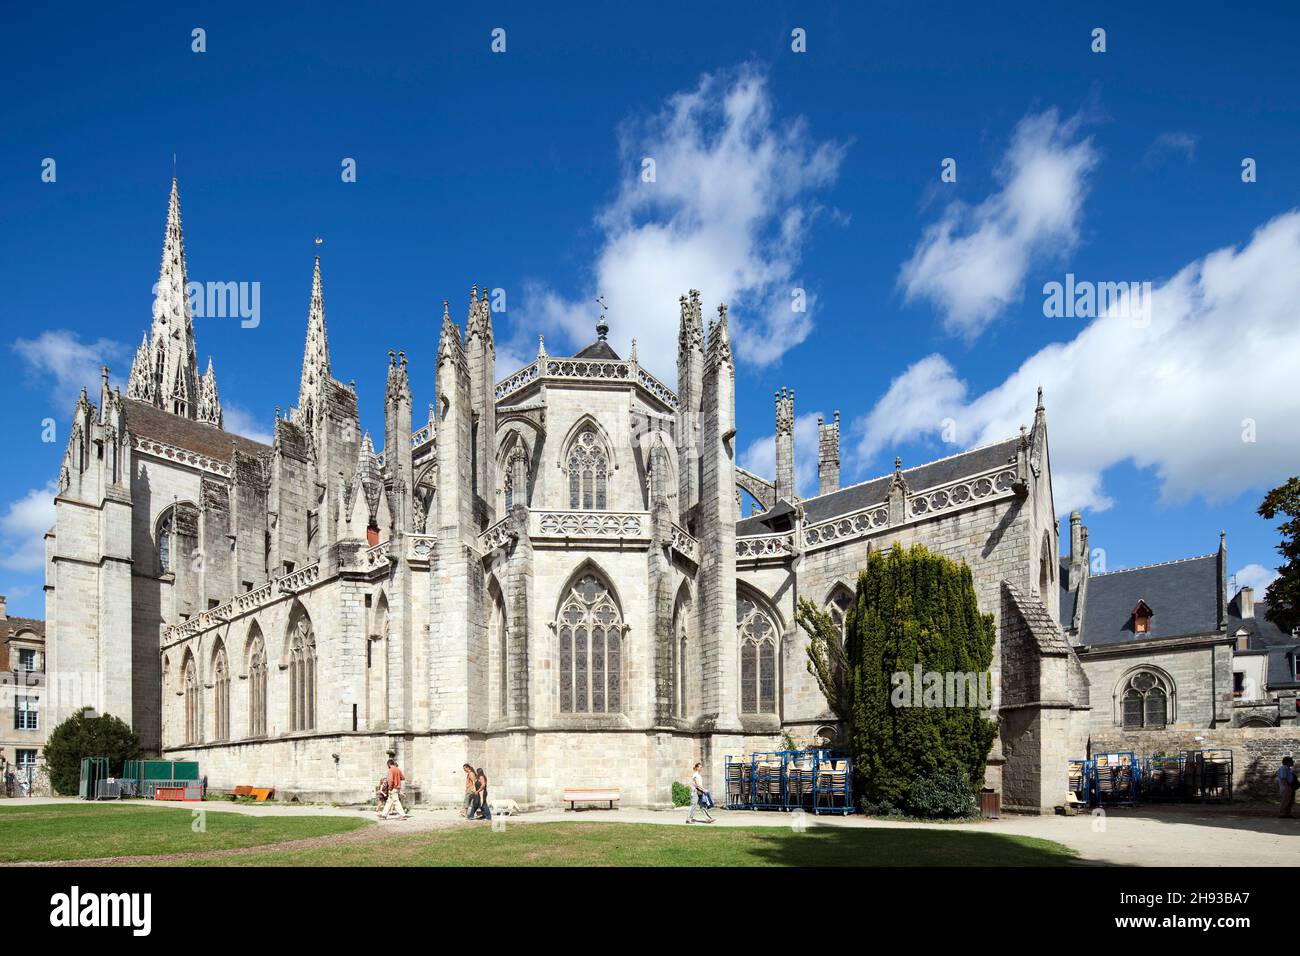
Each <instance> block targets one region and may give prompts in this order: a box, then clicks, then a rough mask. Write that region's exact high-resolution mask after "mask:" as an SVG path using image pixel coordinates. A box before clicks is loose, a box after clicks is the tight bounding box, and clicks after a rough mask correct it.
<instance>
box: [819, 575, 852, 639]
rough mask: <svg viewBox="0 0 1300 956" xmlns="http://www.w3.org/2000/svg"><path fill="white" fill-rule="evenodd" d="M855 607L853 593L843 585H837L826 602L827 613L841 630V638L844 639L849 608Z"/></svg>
mask: <svg viewBox="0 0 1300 956" xmlns="http://www.w3.org/2000/svg"><path fill="white" fill-rule="evenodd" d="M851 607H853V592H852V591H850V590H849V589H848V588H847V587H845V586H844V585H843V584H837V585H836V586H835V590H834V591H832V592H831V596H830V599H829V600H828V601H827V602H826V613H827V614H829V615H830V616H831V620H832V621H834V622H835V626H836V627H837V628H839V631H840V637H841V638H842V637H844V625H845V623H846V622H847V621H848V618H849V608H851Z"/></svg>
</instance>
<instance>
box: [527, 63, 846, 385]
mask: <svg viewBox="0 0 1300 956" xmlns="http://www.w3.org/2000/svg"><path fill="white" fill-rule="evenodd" d="M619 143H620V153H621V168H622V169H623V170H624V171H625V172H624V178H623V180H622V181H621V183H620V184H619V191H618V195H617V196H616V197H615V198H614V199H613V200H612V201H611V203H610V204H609V205H608V206H606V207H605V208H604V209H602V210H600V211H599V212H598V213H597V215H596V219H595V221H596V226H597V228H598V229H599V230H600V231H601V233H602V245H601V248H600V250H599V252H598V254H597V257H596V261H595V263H594V265H593V267H592V275H591V290H592V291H590V293H588V294H584V295H582V296H579V297H577V298H576V299H569V298H567V297H565V296H563V295H561V294H559V293H557V292H555V291H554V290H551V289H549V288H546V287H544V286H536V285H534V286H532V287H530V288H527V289H526V290H525V295H524V302H525V305H524V308H523V309H522V310H521V312H520V322H519V325H518V326H517V328H519V329H520V332H519V336H520V338H519V340H518V341H517V342H512V343H509V344H508V345H507V350H508V351H509V352H510V354H512V355H515V356H529V357H531V356H532V355H533V354H535V342H536V339H535V338H534V336H535V335H536V334H537V332H539V331H542V332H546V333H547V334H548V338H549V336H550V335H551V334H552V333H553V332H556V331H559V332H561V333H563V335H564V336H565V337H566V338H567V340H568V341H569V342H570V343H572V344H576V345H578V346H581V345H585V344H587V342H589V341H590V340H591V339H592V338H593V334H594V333H593V327H594V325H595V318H596V315H597V312H598V310H597V307H596V305H595V303H594V301H592V300H593V299H594V298H595V295H596V292H597V291H599V292H600V293H602V294H603V295H604V297H605V301H606V302H607V303H608V304H609V320H610V325H611V339H612V344H613V345H614V347H615V348H617V349H618V350H619V351H620V354H624V355H625V354H627V349H628V346H629V344H630V338H631V336H632V333H634V332H635V333H636V334H637V335H638V357H639V358H640V360H641V362H642V363H643V364H645V365H647V366H648V367H649V368H650V369H651V370H652V371H653V372H655V374H657V375H660V376H661V377H665V376H666V377H667V380H668V381H671V380H672V379H673V377H674V376H673V373H674V372H675V369H676V355H677V351H676V350H677V317H678V312H679V309H678V301H677V299H678V296H679V295H681V294H682V293H685V292H686V291H687V290H688V289H692V288H696V289H700V290H701V291H702V293H703V298H704V301H705V303H706V315H705V320H706V322H707V321H708V320H709V319H710V318H711V317H712V316H713V314H714V313H713V309H714V308H715V307H716V305H717V303H719V302H727V303H729V305H730V307H731V309H730V312H729V316H730V318H731V328H732V335H733V342H734V343H735V345H736V348H737V349H738V351H739V352H740V354H741V356H742V357H743V358H745V359H746V360H748V361H749V362H751V363H753V364H756V365H764V364H767V363H770V362H774V361H776V360H777V359H778V358H780V357H781V355H783V354H784V353H785V351H786V350H788V349H790V348H792V347H794V346H795V345H798V344H799V343H800V342H801V341H803V340H804V339H805V338H806V337H807V336H808V334H809V332H810V331H811V329H812V318H811V317H812V314H813V311H814V309H815V307H816V298H815V296H814V295H813V294H812V292H813V288H812V287H814V286H815V280H814V279H813V278H812V277H806V276H803V275H802V274H801V273H800V270H799V263H800V257H801V252H802V248H803V245H804V241H805V239H806V237H807V233H808V230H809V228H810V226H811V224H812V222H813V221H814V220H815V219H816V218H817V217H818V215H819V213H820V212H821V207H820V206H818V205H817V203H816V202H815V201H814V200H813V199H812V198H811V194H812V193H813V192H814V191H816V190H818V189H821V188H823V187H826V186H828V185H830V184H832V183H833V182H834V181H835V179H836V176H837V175H838V172H839V168H840V164H841V161H842V159H843V157H844V153H845V148H846V147H845V146H844V145H843V144H838V143H834V142H830V141H818V140H816V139H815V138H814V137H813V136H812V134H811V133H810V131H809V129H808V124H807V122H806V121H805V120H804V119H803V118H801V117H795V118H788V117H783V116H782V117H778V116H777V115H776V112H775V107H774V104H773V102H772V99H771V96H770V94H769V92H768V89H767V84H766V81H765V78H764V76H763V75H762V74H761V73H760V72H759V71H757V70H756V69H753V68H750V67H744V68H741V69H739V70H734V71H727V72H719V73H711V74H706V75H704V76H703V77H702V78H701V80H700V82H699V85H698V86H696V87H695V88H694V89H692V90H687V91H685V92H680V93H677V94H676V95H674V96H672V97H670V98H669V100H668V101H667V103H666V104H665V106H664V107H663V109H662V110H660V111H659V112H658V113H655V114H654V115H652V116H648V117H644V118H641V119H638V120H636V121H631V122H628V123H625V124H624V125H623V127H622V128H621V129H620V131H619ZM646 158H649V159H652V160H653V161H654V164H655V167H654V168H655V181H654V182H643V181H642V178H641V174H642V168H643V165H642V162H643V160H644V159H646ZM795 288H805V289H807V291H808V295H807V309H806V311H802V312H795V311H794V310H793V309H792V301H793V299H792V290H793V289H795ZM525 339H527V341H525ZM557 345H558V343H557ZM548 348H549V349H550V351H551V352H552V354H558V349H557V348H555V347H552V346H551V345H550V343H549V342H548Z"/></svg>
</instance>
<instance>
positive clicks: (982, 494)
mask: <svg viewBox="0 0 1300 956" xmlns="http://www.w3.org/2000/svg"><path fill="white" fill-rule="evenodd" d="M1015 480H1016V469H1015V468H1014V467H1008V466H1006V465H1002V466H999V467H998V468H996V469H994V470H991V471H987V472H984V473H983V474H980V475H973V476H971V477H969V478H963V479H961V480H960V481H952V482H948V483H947V484H944V485H936V486H935V487H933V488H923V489H921V490H919V491H914V492H911V493H909V494H908V495H907V498H906V500H905V501H904V508H903V523H904V524H907V523H910V522H913V521H923V520H925V519H927V518H930V517H932V516H933V515H936V514H945V513H947V512H950V511H957V510H959V509H961V508H966V507H969V506H971V505H975V504H979V503H981V502H984V501H992V500H996V499H999V498H1005V497H1008V496H1009V495H1012V494H1014V493H1015V489H1014V487H1013V486H1014V484H1015ZM888 527H889V501H888V500H884V501H879V502H876V503H875V504H873V505H868V506H867V507H866V508H861V509H859V510H857V511H854V512H851V513H849V514H844V515H839V516H838V517H835V518H830V519H828V520H826V521H821V522H818V523H817V524H812V525H806V526H805V527H804V529H803V544H804V547H805V548H809V549H816V548H823V547H828V546H830V545H833V544H838V543H841V542H844V541H851V540H853V539H854V538H861V537H865V536H866V535H869V534H874V533H875V532H877V531H881V530H884V529H885V528H888Z"/></svg>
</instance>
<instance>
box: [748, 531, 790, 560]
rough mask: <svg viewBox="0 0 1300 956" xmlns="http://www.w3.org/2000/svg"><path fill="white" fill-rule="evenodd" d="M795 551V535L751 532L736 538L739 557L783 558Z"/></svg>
mask: <svg viewBox="0 0 1300 956" xmlns="http://www.w3.org/2000/svg"><path fill="white" fill-rule="evenodd" d="M793 553H794V535H790V534H751V535H745V536H744V537H739V538H736V557H737V558H781V557H785V556H787V555H790V554H793Z"/></svg>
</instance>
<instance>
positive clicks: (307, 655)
mask: <svg viewBox="0 0 1300 956" xmlns="http://www.w3.org/2000/svg"><path fill="white" fill-rule="evenodd" d="M315 728H316V634H315V632H314V631H313V630H312V626H311V618H309V617H308V616H307V613H306V612H305V611H302V612H300V613H299V614H298V615H297V616H296V617H295V619H294V621H293V623H291V624H290V625H289V729H290V730H291V731H294V730H314V729H315Z"/></svg>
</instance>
